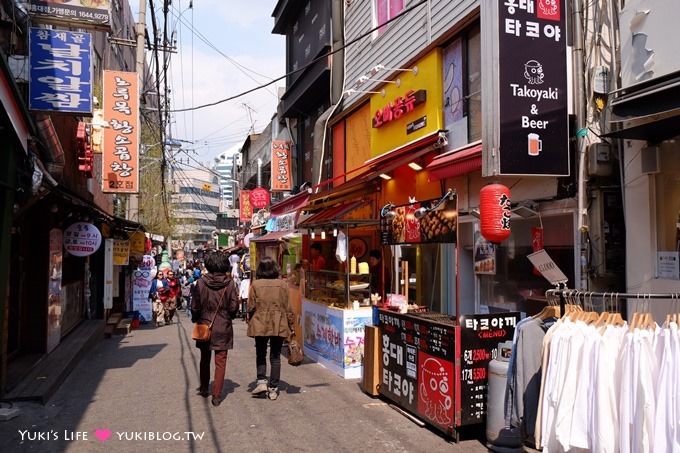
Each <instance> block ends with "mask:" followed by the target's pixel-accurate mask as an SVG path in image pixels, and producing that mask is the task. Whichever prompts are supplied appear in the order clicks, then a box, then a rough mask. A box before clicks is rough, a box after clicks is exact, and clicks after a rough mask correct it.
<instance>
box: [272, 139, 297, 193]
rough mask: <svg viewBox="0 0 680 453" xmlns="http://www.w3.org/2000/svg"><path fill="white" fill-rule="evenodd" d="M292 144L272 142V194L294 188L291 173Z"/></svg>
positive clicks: (281, 141)
mask: <svg viewBox="0 0 680 453" xmlns="http://www.w3.org/2000/svg"><path fill="white" fill-rule="evenodd" d="M290 161H291V142H289V141H287V140H272V192H274V191H286V190H291V189H292V188H293V181H292V179H291V173H290Z"/></svg>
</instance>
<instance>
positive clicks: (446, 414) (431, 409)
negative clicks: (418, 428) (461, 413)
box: [418, 357, 453, 426]
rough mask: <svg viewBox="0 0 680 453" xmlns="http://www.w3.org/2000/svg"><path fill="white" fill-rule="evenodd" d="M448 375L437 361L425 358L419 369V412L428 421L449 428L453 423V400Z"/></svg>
mask: <svg viewBox="0 0 680 453" xmlns="http://www.w3.org/2000/svg"><path fill="white" fill-rule="evenodd" d="M449 376H450V373H449V372H447V370H446V368H445V367H444V365H443V364H442V363H441V362H440V361H439V360H437V359H434V358H431V357H430V358H427V359H425V361H423V363H422V366H421V367H420V376H419V378H420V386H419V392H418V393H419V398H420V406H421V407H420V408H419V409H420V411H421V412H422V413H423V414H424V415H425V416H426V417H427V418H429V419H430V420H432V421H434V422H436V423H438V424H440V425H442V426H450V425H451V423H452V422H453V398H452V388H451V382H449Z"/></svg>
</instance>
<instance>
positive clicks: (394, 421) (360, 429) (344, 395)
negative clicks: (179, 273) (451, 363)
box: [0, 314, 486, 453]
mask: <svg viewBox="0 0 680 453" xmlns="http://www.w3.org/2000/svg"><path fill="white" fill-rule="evenodd" d="M179 319H180V322H179V323H175V324H173V325H170V326H165V327H160V328H156V327H152V326H150V325H147V326H142V328H141V329H139V330H133V331H132V332H131V333H130V334H129V335H127V336H114V337H113V338H110V339H103V340H102V341H101V342H100V343H99V344H97V346H95V348H94V349H93V350H92V351H91V352H90V353H89V354H88V355H86V356H85V357H83V359H82V360H81V361H80V362H79V364H78V366H77V367H76V368H75V370H74V371H73V372H72V373H71V375H70V376H69V377H68V378H67V379H66V381H65V382H64V384H63V385H62V386H61V387H60V388H59V390H58V391H57V392H56V394H55V395H54V397H53V398H52V399H51V400H50V401H49V402H48V404H47V405H45V406H42V405H40V404H36V403H28V402H24V403H15V407H18V408H19V409H20V415H19V416H18V417H16V418H13V419H11V420H9V421H4V422H1V421H0V439H2V446H1V447H0V450H2V451H3V452H14V451H40V452H62V451H67V452H96V451H116V452H125V451H130V452H132V451H134V452H155V451H163V452H166V451H177V452H183V451H187V452H229V453H235V452H250V453H252V452H279V451H281V452H283V451H286V452H290V451H301V452H317V451H323V450H327V451H333V452H373V453H376V452H434V451H466V452H475V451H480V452H481V451H486V448H484V446H483V445H482V444H481V443H480V442H479V441H477V440H463V441H461V442H460V443H458V444H454V443H452V442H449V440H447V439H445V438H444V437H442V436H441V435H439V434H438V433H437V432H435V431H432V430H430V429H428V428H422V427H420V426H418V425H417V424H416V423H414V422H413V421H411V420H409V419H408V418H407V417H405V416H403V415H401V414H400V413H398V412H397V411H395V410H393V409H392V408H391V407H390V406H389V405H388V404H387V403H386V401H384V400H381V399H376V398H371V397H370V396H368V395H366V394H365V393H364V392H362V391H361V389H360V387H359V382H358V381H357V380H344V379H341V378H340V377H339V376H337V375H335V374H334V373H332V372H331V371H329V370H327V369H325V368H323V367H321V366H320V365H318V364H315V363H311V362H310V363H307V362H306V363H305V364H303V365H302V366H300V367H297V368H293V367H291V366H289V365H288V364H287V363H285V362H284V363H283V364H282V383H281V395H280V397H279V399H278V400H277V401H269V400H265V399H257V398H253V397H252V396H251V394H250V393H249V391H250V390H251V389H252V388H253V387H254V381H255V348H254V343H253V341H252V339H250V338H248V337H247V336H246V335H245V331H246V329H245V326H246V325H245V323H244V322H242V321H240V320H236V321H235V332H236V338H235V349H234V350H233V351H231V352H230V354H229V358H228V361H227V375H226V382H225V387H226V392H227V396H226V399H225V401H224V402H223V403H222V405H221V406H219V407H213V406H212V405H211V404H210V399H209V398H207V399H204V398H201V397H200V396H197V395H195V388H196V387H197V386H198V358H199V355H198V350H197V349H196V348H195V347H194V344H193V341H192V340H191V338H190V334H191V322H190V321H189V319H188V318H187V317H186V315H184V314H180V316H179ZM159 438H160V439H161V440H158V439H159Z"/></svg>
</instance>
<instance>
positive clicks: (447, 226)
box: [380, 194, 458, 245]
mask: <svg viewBox="0 0 680 453" xmlns="http://www.w3.org/2000/svg"><path fill="white" fill-rule="evenodd" d="M393 212H394V216H393V217H391V218H388V217H384V218H382V219H381V221H380V241H381V243H382V244H383V245H392V244H418V243H435V242H437V243H455V242H456V241H457V236H458V199H457V196H456V195H455V194H453V195H451V196H450V197H447V199H446V200H445V201H443V202H441V199H438V198H437V199H432V200H426V201H421V202H417V203H410V204H407V205H401V206H396V207H394V208H393Z"/></svg>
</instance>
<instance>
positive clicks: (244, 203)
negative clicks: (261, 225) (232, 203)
mask: <svg viewBox="0 0 680 453" xmlns="http://www.w3.org/2000/svg"><path fill="white" fill-rule="evenodd" d="M252 216H253V206H252V205H251V204H250V190H242V191H241V192H240V193H239V219H240V220H241V222H250V218H251V217H252Z"/></svg>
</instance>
